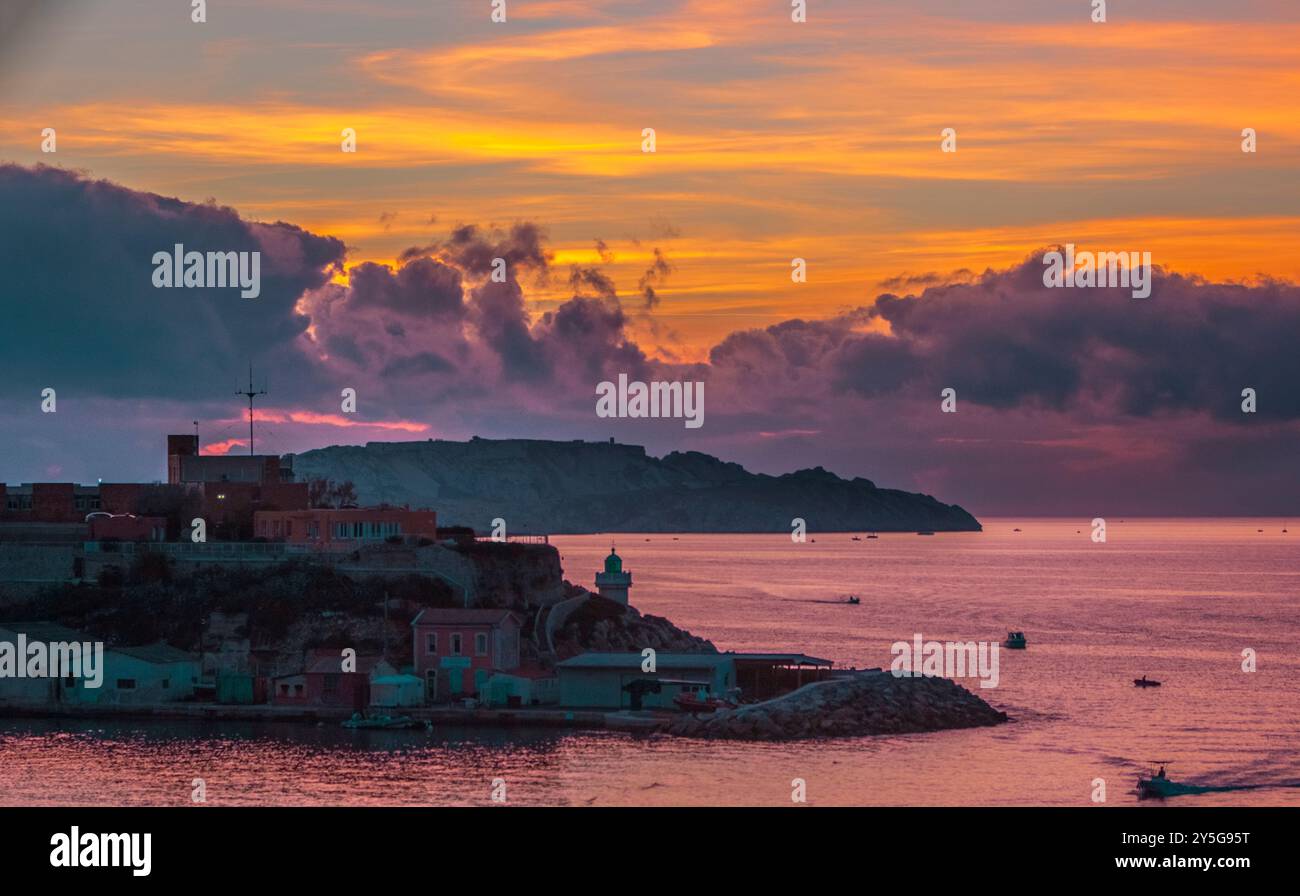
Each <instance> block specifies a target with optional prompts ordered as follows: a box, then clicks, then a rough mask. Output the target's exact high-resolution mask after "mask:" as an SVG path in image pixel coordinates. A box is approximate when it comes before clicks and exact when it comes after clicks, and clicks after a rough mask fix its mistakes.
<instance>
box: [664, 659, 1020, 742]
mask: <svg viewBox="0 0 1300 896" xmlns="http://www.w3.org/2000/svg"><path fill="white" fill-rule="evenodd" d="M1005 721H1007V714H1006V713H1004V712H1001V711H999V710H996V709H994V708H993V707H992V706H989V705H988V704H987V703H985V702H984V701H983V700H981V699H980V698H979V697H977V696H975V695H974V694H972V693H971V692H970V691H968V690H966V689H965V688H963V687H962V686H961V685H958V684H956V683H954V682H952V681H949V680H948V679H946V678H895V677H894V676H893V675H891V674H890V673H888V672H863V673H859V674H857V675H853V676H850V677H846V678H834V679H830V680H828V681H819V682H816V683H814V684H809V685H805V686H804V687H802V688H800V689H799V690H797V691H792V692H791V693H789V694H785V695H783V696H781V697H777V698H775V699H773V700H768V701H766V702H763V703H754V704H750V705H747V706H741V707H738V708H736V709H723V710H718V711H717V712H714V713H711V714H708V715H697V716H693V717H690V718H683V719H680V720H677V721H674V722H673V723H672V724H671V725H670V726H669V729H668V730H669V731H670V732H671V733H672V734H676V735H681V736H684V737H705V738H713V737H717V738H734V739H739V740H795V739H798V738H809V737H858V736H862V735H869V734H913V733H921V732H926V731H943V730H946V729H950V728H976V727H979V726H983V725H999V724H1001V723H1003V722H1005Z"/></svg>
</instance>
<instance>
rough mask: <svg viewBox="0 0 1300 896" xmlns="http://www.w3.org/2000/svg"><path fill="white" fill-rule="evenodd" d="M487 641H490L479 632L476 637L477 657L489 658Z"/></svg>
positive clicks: (475, 649) (475, 651)
mask: <svg viewBox="0 0 1300 896" xmlns="http://www.w3.org/2000/svg"><path fill="white" fill-rule="evenodd" d="M487 641H488V639H487V635H486V634H485V633H483V632H479V633H478V634H477V635H475V636H474V655H475V656H487Z"/></svg>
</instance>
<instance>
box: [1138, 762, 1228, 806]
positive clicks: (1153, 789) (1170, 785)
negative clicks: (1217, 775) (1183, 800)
mask: <svg viewBox="0 0 1300 896" xmlns="http://www.w3.org/2000/svg"><path fill="white" fill-rule="evenodd" d="M1168 764H1169V763H1167V762H1166V763H1163V764H1161V765H1160V770H1159V771H1157V772H1154V773H1151V774H1149V775H1148V776H1147V777H1145V778H1143V777H1140V776H1139V777H1138V783H1137V789H1138V797H1139V798H1141V797H1159V798H1161V799H1163V798H1164V797H1167V796H1184V795H1186V794H1189V793H1205V792H1206V791H1209V790H1213V789H1214V788H1213V787H1202V786H1201V785H1199V784H1180V783H1178V782H1177V781H1170V780H1169V777H1168V776H1167V775H1166V774H1165V766H1166V765H1168Z"/></svg>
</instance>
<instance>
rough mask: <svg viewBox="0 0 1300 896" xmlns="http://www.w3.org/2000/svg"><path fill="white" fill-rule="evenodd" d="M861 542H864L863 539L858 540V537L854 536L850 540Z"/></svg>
mask: <svg viewBox="0 0 1300 896" xmlns="http://www.w3.org/2000/svg"><path fill="white" fill-rule="evenodd" d="M861 540H862V539H861V538H858V536H856V535H854V536H853V538H851V539H850V541H861Z"/></svg>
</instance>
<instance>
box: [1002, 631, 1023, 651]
mask: <svg viewBox="0 0 1300 896" xmlns="http://www.w3.org/2000/svg"><path fill="white" fill-rule="evenodd" d="M1002 646H1003V647H1005V648H1007V649H1008V650H1024V649H1025V633H1024V632H1007V639H1006V640H1005V641H1003V642H1002Z"/></svg>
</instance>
